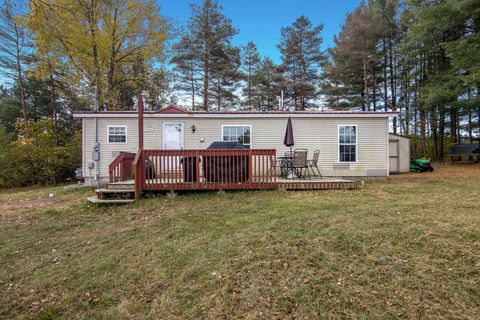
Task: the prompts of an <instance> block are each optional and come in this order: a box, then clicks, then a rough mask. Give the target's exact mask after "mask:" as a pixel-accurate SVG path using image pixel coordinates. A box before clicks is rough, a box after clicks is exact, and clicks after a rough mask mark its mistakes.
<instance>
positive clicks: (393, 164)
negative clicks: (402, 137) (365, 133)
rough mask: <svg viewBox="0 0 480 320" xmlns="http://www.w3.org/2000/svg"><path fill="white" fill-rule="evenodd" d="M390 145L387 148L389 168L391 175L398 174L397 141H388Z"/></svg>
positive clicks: (398, 149) (398, 155)
mask: <svg viewBox="0 0 480 320" xmlns="http://www.w3.org/2000/svg"><path fill="white" fill-rule="evenodd" d="M389 143H390V145H389V146H388V150H389V153H390V154H389V162H390V164H389V167H390V172H391V173H398V172H400V148H399V144H398V140H390V141H389Z"/></svg>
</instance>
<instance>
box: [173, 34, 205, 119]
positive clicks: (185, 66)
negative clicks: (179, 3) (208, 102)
mask: <svg viewBox="0 0 480 320" xmlns="http://www.w3.org/2000/svg"><path fill="white" fill-rule="evenodd" d="M193 43H194V41H193V39H191V38H190V35H189V34H186V35H184V36H183V37H182V38H181V40H180V41H179V42H178V43H176V44H175V45H174V46H173V51H174V52H175V55H174V56H173V57H172V59H171V60H170V62H171V63H172V64H174V65H175V67H174V73H175V75H176V81H175V89H177V90H179V91H182V92H186V93H188V95H189V96H190V100H191V108H192V110H196V104H195V98H196V96H197V95H198V91H199V83H198V82H199V81H200V80H201V79H202V77H201V74H200V72H201V70H202V67H201V62H200V60H199V59H198V54H197V52H196V51H195V47H194V45H193Z"/></svg>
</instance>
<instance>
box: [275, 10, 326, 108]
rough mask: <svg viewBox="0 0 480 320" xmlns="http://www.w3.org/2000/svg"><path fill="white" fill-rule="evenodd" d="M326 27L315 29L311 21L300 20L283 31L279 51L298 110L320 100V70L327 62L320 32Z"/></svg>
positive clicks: (320, 26)
mask: <svg viewBox="0 0 480 320" xmlns="http://www.w3.org/2000/svg"><path fill="white" fill-rule="evenodd" d="M322 29H323V25H321V24H320V25H317V26H313V25H312V22H311V21H310V19H308V18H307V17H305V16H303V15H302V16H300V17H299V18H297V20H295V21H294V22H293V24H292V25H291V26H289V27H284V28H282V30H281V34H282V39H281V41H280V44H278V48H279V50H280V53H281V55H282V63H283V67H284V71H285V78H286V80H287V86H288V89H289V95H290V96H291V98H292V99H293V103H294V105H295V107H296V108H299V109H300V110H305V107H307V106H309V105H310V101H311V100H312V99H316V98H318V96H319V94H320V91H319V83H320V72H319V71H320V68H321V66H322V64H323V63H324V61H325V54H324V53H323V52H322V50H321V48H320V46H321V44H322V37H321V32H322Z"/></svg>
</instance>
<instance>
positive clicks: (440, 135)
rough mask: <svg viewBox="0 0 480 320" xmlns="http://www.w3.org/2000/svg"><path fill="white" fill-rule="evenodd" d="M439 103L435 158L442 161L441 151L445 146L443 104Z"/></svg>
mask: <svg viewBox="0 0 480 320" xmlns="http://www.w3.org/2000/svg"><path fill="white" fill-rule="evenodd" d="M441 103H442V104H441V105H440V111H439V121H438V148H437V151H438V155H437V159H438V160H440V161H443V153H444V146H445V105H444V104H443V102H441Z"/></svg>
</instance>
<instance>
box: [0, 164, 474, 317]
mask: <svg viewBox="0 0 480 320" xmlns="http://www.w3.org/2000/svg"><path fill="white" fill-rule="evenodd" d="M50 193H52V194H53V196H52V197H49V194H50ZM87 194H91V191H90V190H74V191H64V190H63V189H62V188H50V189H48V188H46V189H35V190H23V189H20V190H12V191H8V192H3V193H2V194H0V211H1V213H0V290H1V291H0V292H1V294H0V318H6V319H10V318H33V319H37V318H38V319H56V318H66V319H71V318H90V319H91V318H93V319H202V318H212V319H218V318H245V319H272V318H275V319H278V318H282V319H285V318H286V319H289V318H300V319H305V318H347V319H349V318H356V319H391V318H419V319H426V318H449V319H451V318H457V319H478V318H479V317H480V201H479V199H480V166H479V165H476V166H459V167H450V166H440V167H438V168H437V170H436V171H435V172H434V173H431V174H430V173H425V174H407V175H401V176H394V177H391V178H389V179H388V181H384V182H368V183H367V184H366V187H365V189H364V190H353V191H315V192H308V191H299V192H281V191H262V192H235V193H226V194H216V193H203V194H189V195H181V196H178V197H176V198H166V197H164V196H159V197H157V198H152V199H147V200H143V201H141V202H140V203H138V204H132V205H128V206H108V207H106V206H95V205H92V204H88V203H87V202H86V201H85V197H86V196H87Z"/></svg>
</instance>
